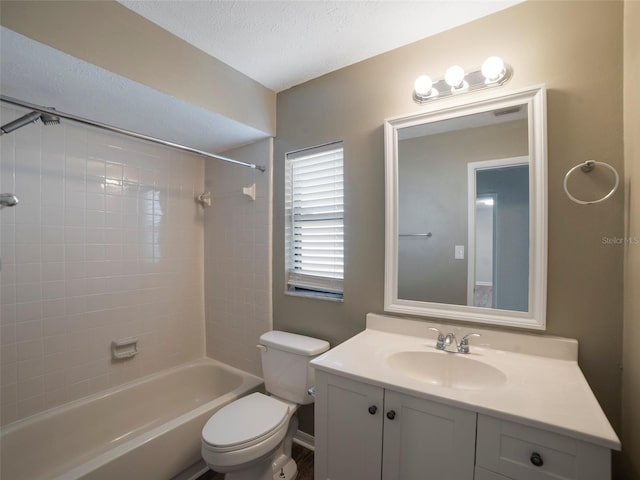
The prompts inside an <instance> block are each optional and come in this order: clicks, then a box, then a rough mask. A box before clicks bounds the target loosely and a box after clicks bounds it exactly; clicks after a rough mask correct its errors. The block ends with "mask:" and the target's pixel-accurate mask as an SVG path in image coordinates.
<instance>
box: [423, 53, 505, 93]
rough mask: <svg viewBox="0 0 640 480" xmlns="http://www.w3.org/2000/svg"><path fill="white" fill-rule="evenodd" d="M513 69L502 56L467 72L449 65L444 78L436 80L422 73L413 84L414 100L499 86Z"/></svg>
mask: <svg viewBox="0 0 640 480" xmlns="http://www.w3.org/2000/svg"><path fill="white" fill-rule="evenodd" d="M512 74H513V70H512V69H511V67H510V66H509V65H507V64H506V63H504V61H503V60H502V58H500V57H497V56H492V57H489V58H487V59H486V60H485V61H484V62H483V63H482V67H481V68H480V69H479V70H473V71H471V72H469V73H466V72H465V71H464V69H463V68H462V67H461V66H459V65H453V66H452V67H449V68H448V69H447V71H446V73H445V75H444V79H443V80H438V81H436V82H434V81H433V80H431V77H429V76H428V75H420V76H419V77H418V78H417V79H416V81H415V83H414V85H413V100H414V101H415V102H416V103H420V104H423V103H426V102H428V101H431V100H435V99H437V98H445V97H448V96H451V95H459V94H461V93H466V92H471V91H475V90H481V89H484V88H490V87H497V86H499V85H502V84H503V83H505V82H506V81H507V80H509V79H510V78H511V75H512Z"/></svg>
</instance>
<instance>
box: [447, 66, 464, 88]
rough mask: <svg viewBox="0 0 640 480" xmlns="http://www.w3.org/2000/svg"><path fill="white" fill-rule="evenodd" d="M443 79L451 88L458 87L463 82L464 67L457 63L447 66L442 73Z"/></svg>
mask: <svg viewBox="0 0 640 480" xmlns="http://www.w3.org/2000/svg"><path fill="white" fill-rule="evenodd" d="M444 81H445V82H447V85H449V86H450V87H451V88H460V87H462V86H463V83H462V82H464V69H463V68H462V67H461V66H459V65H454V66H453V67H449V68H448V69H447V72H446V73H445V74H444Z"/></svg>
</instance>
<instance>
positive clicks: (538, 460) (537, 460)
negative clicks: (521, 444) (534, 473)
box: [530, 452, 544, 467]
mask: <svg viewBox="0 0 640 480" xmlns="http://www.w3.org/2000/svg"><path fill="white" fill-rule="evenodd" d="M530 460H531V463H533V464H534V465H535V466H536V467H541V466H542V465H544V461H543V460H542V456H541V455H540V454H539V453H538V452H533V453H532V454H531V459H530Z"/></svg>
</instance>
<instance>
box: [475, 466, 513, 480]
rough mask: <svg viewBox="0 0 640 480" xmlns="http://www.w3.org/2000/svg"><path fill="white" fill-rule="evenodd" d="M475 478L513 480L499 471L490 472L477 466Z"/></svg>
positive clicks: (481, 479) (476, 479) (482, 479)
mask: <svg viewBox="0 0 640 480" xmlns="http://www.w3.org/2000/svg"><path fill="white" fill-rule="evenodd" d="M473 480H512V479H510V478H508V477H505V476H504V475H500V474H499V473H494V472H490V471H489V470H485V469H484V468H480V467H476V470H475V474H474V476H473Z"/></svg>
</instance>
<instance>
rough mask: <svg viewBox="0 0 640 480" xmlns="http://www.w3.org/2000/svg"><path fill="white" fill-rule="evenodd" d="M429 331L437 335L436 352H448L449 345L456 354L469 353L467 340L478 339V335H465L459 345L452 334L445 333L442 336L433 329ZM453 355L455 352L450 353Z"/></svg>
mask: <svg viewBox="0 0 640 480" xmlns="http://www.w3.org/2000/svg"><path fill="white" fill-rule="evenodd" d="M429 330H432V331H434V332H436V333H437V334H438V340H437V341H436V348H437V349H438V350H444V351H446V352H450V350H447V348H448V347H449V346H451V345H455V347H456V350H455V351H456V352H457V353H469V338H470V337H480V336H481V335H480V334H479V333H467V334H466V335H465V336H464V337H462V340H460V344H458V340H457V339H456V334H455V333H453V332H450V333H447V334H446V335H444V334H443V333H442V332H441V331H440V330H438V329H437V328H434V327H429ZM452 353H455V352H452Z"/></svg>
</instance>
